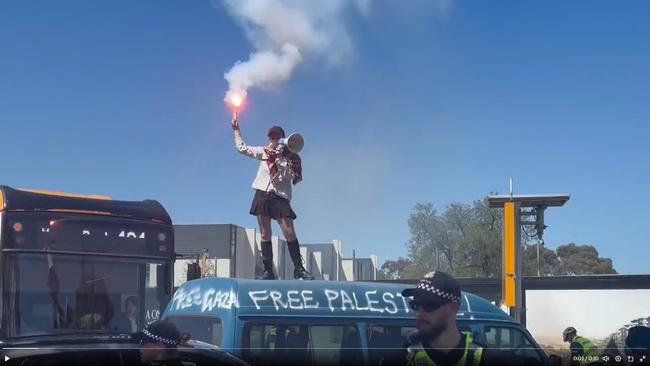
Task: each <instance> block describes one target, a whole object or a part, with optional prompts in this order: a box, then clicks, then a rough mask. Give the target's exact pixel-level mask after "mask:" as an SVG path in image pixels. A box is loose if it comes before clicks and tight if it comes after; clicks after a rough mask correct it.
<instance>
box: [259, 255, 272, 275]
mask: <svg viewBox="0 0 650 366" xmlns="http://www.w3.org/2000/svg"><path fill="white" fill-rule="evenodd" d="M262 263H264V273H262V277H260V280H275V273H273V261H272V260H267V259H263V260H262Z"/></svg>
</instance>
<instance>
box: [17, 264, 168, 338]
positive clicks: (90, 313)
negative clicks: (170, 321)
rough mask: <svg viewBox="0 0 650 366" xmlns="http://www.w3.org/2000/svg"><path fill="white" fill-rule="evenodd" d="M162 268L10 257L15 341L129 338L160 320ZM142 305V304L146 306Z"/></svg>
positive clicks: (147, 265) (148, 265)
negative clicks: (61, 336)
mask: <svg viewBox="0 0 650 366" xmlns="http://www.w3.org/2000/svg"><path fill="white" fill-rule="evenodd" d="M162 266H164V264H163V263H155V262H146V263H143V262H138V261H129V260H122V259H120V260H119V261H115V259H112V258H111V259H110V260H107V259H106V258H91V257H88V256H71V255H52V254H33V253H29V254H28V253H19V254H15V255H12V256H11V257H10V260H9V267H10V269H11V273H12V274H13V277H14V278H13V280H12V281H8V282H9V283H7V285H10V286H11V287H10V291H11V292H13V293H14V294H15V295H14V298H15V301H14V302H13V303H12V304H10V305H13V306H14V309H13V310H12V311H11V312H12V313H13V314H15V319H16V324H15V328H16V329H15V332H14V333H15V334H14V336H29V335H43V334H54V333H69V332H72V333H77V332H79V331H110V332H121V333H131V332H136V331H138V330H140V329H141V328H142V326H143V324H147V323H149V322H151V321H153V320H156V319H157V318H158V316H159V315H160V309H161V306H164V304H161V302H166V301H164V299H163V298H161V297H162V296H161V295H163V293H164V291H162V289H160V288H158V284H159V283H160V281H158V280H157V276H158V275H159V274H160V273H161V269H162ZM142 299H144V301H142Z"/></svg>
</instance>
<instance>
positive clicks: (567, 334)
mask: <svg viewBox="0 0 650 366" xmlns="http://www.w3.org/2000/svg"><path fill="white" fill-rule="evenodd" d="M576 334H578V331H577V330H576V328H574V327H566V328H565V329H564V330H563V331H562V339H564V341H565V342H568V341H569V339H570V338H571V337H572V336H574V335H576Z"/></svg>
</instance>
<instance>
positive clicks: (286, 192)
mask: <svg viewBox="0 0 650 366" xmlns="http://www.w3.org/2000/svg"><path fill="white" fill-rule="evenodd" d="M231 126H232V129H233V131H234V133H235V147H236V149H237V151H239V152H240V153H242V154H244V155H246V156H249V157H251V158H254V159H257V160H260V165H259V168H258V169H257V176H256V177H255V180H254V181H253V189H255V196H254V198H253V203H252V204H251V209H250V214H251V215H254V216H256V217H257V222H258V223H259V226H260V233H261V235H262V243H261V246H262V263H263V264H264V273H263V275H262V279H265V280H274V279H275V278H276V277H275V273H274V272H273V248H272V246H271V219H274V220H276V221H277V222H278V224H279V225H280V228H281V229H282V233H283V234H284V238H285V239H286V240H287V246H288V248H289V255H290V256H291V261H292V262H293V267H294V269H293V277H294V278H296V279H301V280H313V279H314V277H313V276H312V275H311V274H310V273H309V272H307V270H306V269H305V267H304V265H303V261H302V255H301V254H300V244H299V243H298V238H297V237H296V231H295V229H294V224H293V221H294V220H295V219H296V213H295V212H294V211H293V209H292V208H291V188H292V187H291V186H292V185H295V184H297V183H298V182H300V181H301V180H302V166H301V160H300V156H298V154H294V153H292V152H289V151H288V149H286V148H285V149H279V144H278V140H280V139H281V138H284V137H285V133H284V130H283V129H282V128H281V127H279V126H273V127H271V129H269V132H268V134H267V136H268V138H269V143H268V145H266V146H248V145H246V143H244V140H243V138H242V135H241V130H240V129H239V120H238V118H237V114H236V113H235V114H234V115H233V118H232V122H231Z"/></svg>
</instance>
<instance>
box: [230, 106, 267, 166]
mask: <svg viewBox="0 0 650 366" xmlns="http://www.w3.org/2000/svg"><path fill="white" fill-rule="evenodd" d="M230 126H231V127H232V130H233V132H234V134H235V149H237V151H239V153H241V154H244V155H246V156H249V157H251V158H254V159H258V160H262V159H263V158H264V147H262V146H248V145H246V143H245V142H244V139H243V138H242V136H241V130H240V129H239V119H238V118H237V113H233V115H232V121H231V122H230Z"/></svg>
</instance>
